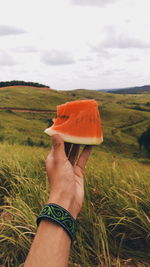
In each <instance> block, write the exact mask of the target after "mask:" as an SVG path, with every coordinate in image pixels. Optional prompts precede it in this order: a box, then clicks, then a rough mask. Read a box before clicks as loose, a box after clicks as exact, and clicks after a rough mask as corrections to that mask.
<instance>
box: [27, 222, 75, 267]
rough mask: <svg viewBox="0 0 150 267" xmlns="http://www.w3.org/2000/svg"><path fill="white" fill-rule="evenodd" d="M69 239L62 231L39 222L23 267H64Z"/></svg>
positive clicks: (54, 226)
mask: <svg viewBox="0 0 150 267" xmlns="http://www.w3.org/2000/svg"><path fill="white" fill-rule="evenodd" d="M70 246H71V239H70V237H69V236H68V234H67V233H66V232H65V231H64V229H63V228H62V227H61V226H59V225H56V224H55V223H52V222H49V221H45V220H43V221H41V223H40V225H39V227H38V230H37V233H36V236H35V239H34V241H33V244H32V247H31V249H30V252H29V255H28V257H27V259H26V262H25V264H24V267H43V266H44V267H60V266H61V267H66V266H68V257H69V251H70Z"/></svg>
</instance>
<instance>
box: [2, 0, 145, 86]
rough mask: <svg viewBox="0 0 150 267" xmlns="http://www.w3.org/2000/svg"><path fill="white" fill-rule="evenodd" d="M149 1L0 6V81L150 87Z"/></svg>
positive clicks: (32, 1)
mask: <svg viewBox="0 0 150 267" xmlns="http://www.w3.org/2000/svg"><path fill="white" fill-rule="evenodd" d="M149 10H150V1H149V0H13V1H11V0H0V81H9V80H24V81H32V82H39V83H43V84H45V85H48V86H50V87H51V88H53V89H59V90H61V89H62V90H69V89H79V88H84V89H109V88H110V89H111V88H124V87H130V86H141V85H145V84H150V15H149Z"/></svg>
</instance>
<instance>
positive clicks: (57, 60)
mask: <svg viewBox="0 0 150 267" xmlns="http://www.w3.org/2000/svg"><path fill="white" fill-rule="evenodd" d="M41 61H42V62H43V63H44V64H47V65H65V64H74V63H75V61H74V59H73V57H72V55H71V54H69V53H68V52H64V51H59V50H55V49H53V50H51V51H44V52H43V53H42V56H41Z"/></svg>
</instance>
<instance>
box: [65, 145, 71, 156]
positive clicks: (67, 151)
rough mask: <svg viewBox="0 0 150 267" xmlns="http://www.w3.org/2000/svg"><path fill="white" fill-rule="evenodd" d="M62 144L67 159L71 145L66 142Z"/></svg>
mask: <svg viewBox="0 0 150 267" xmlns="http://www.w3.org/2000/svg"><path fill="white" fill-rule="evenodd" d="M64 144H65V152H66V156H67V157H68V156H69V153H70V150H71V146H72V144H71V143H67V142H65V143H64Z"/></svg>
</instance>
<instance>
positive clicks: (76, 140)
mask: <svg viewBox="0 0 150 267" xmlns="http://www.w3.org/2000/svg"><path fill="white" fill-rule="evenodd" d="M44 132H45V133H46V134H48V135H50V136H52V135H54V134H59V135H60V136H61V137H62V139H63V140H64V141H65V142H68V143H72V144H83V145H99V144H101V143H102V142H103V137H100V138H96V137H77V136H72V135H67V134H63V133H61V132H58V131H55V130H53V129H52V127H50V128H47V129H46V130H45V131H44Z"/></svg>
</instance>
